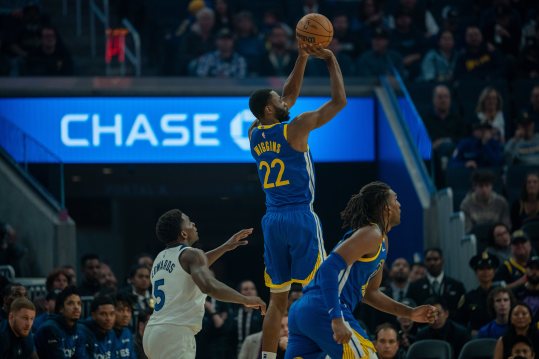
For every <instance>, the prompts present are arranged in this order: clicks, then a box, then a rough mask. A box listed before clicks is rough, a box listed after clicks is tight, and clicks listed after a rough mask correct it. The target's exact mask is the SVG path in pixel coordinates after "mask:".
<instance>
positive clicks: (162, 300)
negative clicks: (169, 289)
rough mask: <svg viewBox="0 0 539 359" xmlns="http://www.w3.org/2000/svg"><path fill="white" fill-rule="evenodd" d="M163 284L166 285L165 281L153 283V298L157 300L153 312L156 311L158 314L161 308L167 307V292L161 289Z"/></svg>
mask: <svg viewBox="0 0 539 359" xmlns="http://www.w3.org/2000/svg"><path fill="white" fill-rule="evenodd" d="M163 284H165V280H164V279H159V280H156V281H155V282H154V283H153V296H154V298H155V299H156V301H155V306H154V308H153V310H155V311H156V312H158V311H160V310H161V308H163V306H164V305H165V292H163V291H162V290H161V289H159V287H160V286H162V285H163ZM157 299H159V301H157Z"/></svg>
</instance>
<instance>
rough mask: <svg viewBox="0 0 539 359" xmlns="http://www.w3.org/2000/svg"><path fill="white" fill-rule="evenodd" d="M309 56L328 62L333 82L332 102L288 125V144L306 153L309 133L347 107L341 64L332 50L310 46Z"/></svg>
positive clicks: (302, 115) (305, 113)
mask: <svg viewBox="0 0 539 359" xmlns="http://www.w3.org/2000/svg"><path fill="white" fill-rule="evenodd" d="M307 51H308V52H309V54H311V55H313V56H316V57H318V58H321V59H323V60H325V61H326V63H327V66H328V70H329V77H330V80H331V100H329V101H328V102H326V103H325V104H323V105H322V106H321V107H320V108H319V109H317V110H315V111H309V112H304V113H302V114H300V115H299V116H298V117H296V118H295V119H294V120H293V121H292V122H291V123H290V125H288V142H289V143H290V144H291V145H292V147H293V148H295V149H297V150H300V151H306V150H307V139H308V137H309V133H310V132H311V131H312V130H314V129H315V128H318V127H320V126H323V125H324V124H326V123H327V122H329V121H330V120H331V119H332V118H334V117H335V116H336V115H337V113H339V111H341V110H342V109H343V108H344V107H345V106H346V91H345V89H344V80H343V77H342V73H341V69H340V67H339V63H338V62H337V59H336V58H335V55H334V54H333V52H331V50H328V49H324V48H321V47H317V46H310V47H309V48H308V49H307Z"/></svg>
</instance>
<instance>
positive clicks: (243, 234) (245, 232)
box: [225, 228, 253, 251]
mask: <svg viewBox="0 0 539 359" xmlns="http://www.w3.org/2000/svg"><path fill="white" fill-rule="evenodd" d="M251 233H253V229H252V228H247V229H242V230H241V231H239V232H238V233H236V234H234V235H233V236H232V237H230V239H229V240H228V241H226V242H225V246H226V249H227V250H229V251H232V250H234V249H236V248H238V247H239V246H244V245H246V244H248V243H249V242H248V241H246V240H245V238H247V237H249V236H250V235H251Z"/></svg>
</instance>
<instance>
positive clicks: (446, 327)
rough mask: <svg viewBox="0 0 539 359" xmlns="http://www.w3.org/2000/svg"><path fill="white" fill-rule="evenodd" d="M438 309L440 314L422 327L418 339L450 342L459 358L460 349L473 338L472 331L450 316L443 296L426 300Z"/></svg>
mask: <svg viewBox="0 0 539 359" xmlns="http://www.w3.org/2000/svg"><path fill="white" fill-rule="evenodd" d="M425 304H430V305H433V306H435V307H436V308H437V309H438V316H437V318H436V320H435V321H434V323H432V324H430V325H428V326H426V327H424V328H421V329H420V330H419V331H418V332H417V336H416V341H420V340H423V339H436V340H444V341H446V342H448V343H449V344H450V345H451V347H452V349H453V353H454V357H455V358H458V356H459V353H460V350H461V349H462V347H463V346H464V344H466V342H467V341H469V340H470V339H471V336H470V332H469V331H468V330H467V329H466V328H465V327H463V326H462V325H460V324H458V323H456V322H454V321H453V320H451V319H450V318H449V307H448V305H447V302H446V300H445V299H444V298H443V297H438V296H435V297H431V298H429V299H427V300H426V301H425Z"/></svg>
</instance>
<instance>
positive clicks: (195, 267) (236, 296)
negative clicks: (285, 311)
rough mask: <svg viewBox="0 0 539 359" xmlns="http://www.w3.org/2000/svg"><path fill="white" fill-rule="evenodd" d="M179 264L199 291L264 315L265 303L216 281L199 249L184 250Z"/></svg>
mask: <svg viewBox="0 0 539 359" xmlns="http://www.w3.org/2000/svg"><path fill="white" fill-rule="evenodd" d="M180 264H181V266H182V268H183V269H185V271H187V273H189V274H190V275H191V278H193V281H194V282H195V284H196V285H197V286H198V288H200V290H201V291H202V292H203V293H205V294H207V295H209V296H211V297H213V298H215V299H217V300H220V301H223V302H228V303H238V304H243V305H245V306H247V307H250V308H258V309H260V311H261V312H262V314H266V303H264V301H263V300H262V299H260V298H259V297H256V296H245V295H242V294H240V293H238V292H237V291H235V290H234V289H232V288H230V287H229V286H227V285H226V284H224V283H222V282H220V281H218V280H217V279H216V278H215V277H214V276H213V274H212V273H211V272H210V269H209V268H208V260H207V258H206V255H205V254H204V252H202V251H201V250H199V249H194V248H189V249H186V250H185V251H184V252H183V253H182V255H181V256H180Z"/></svg>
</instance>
